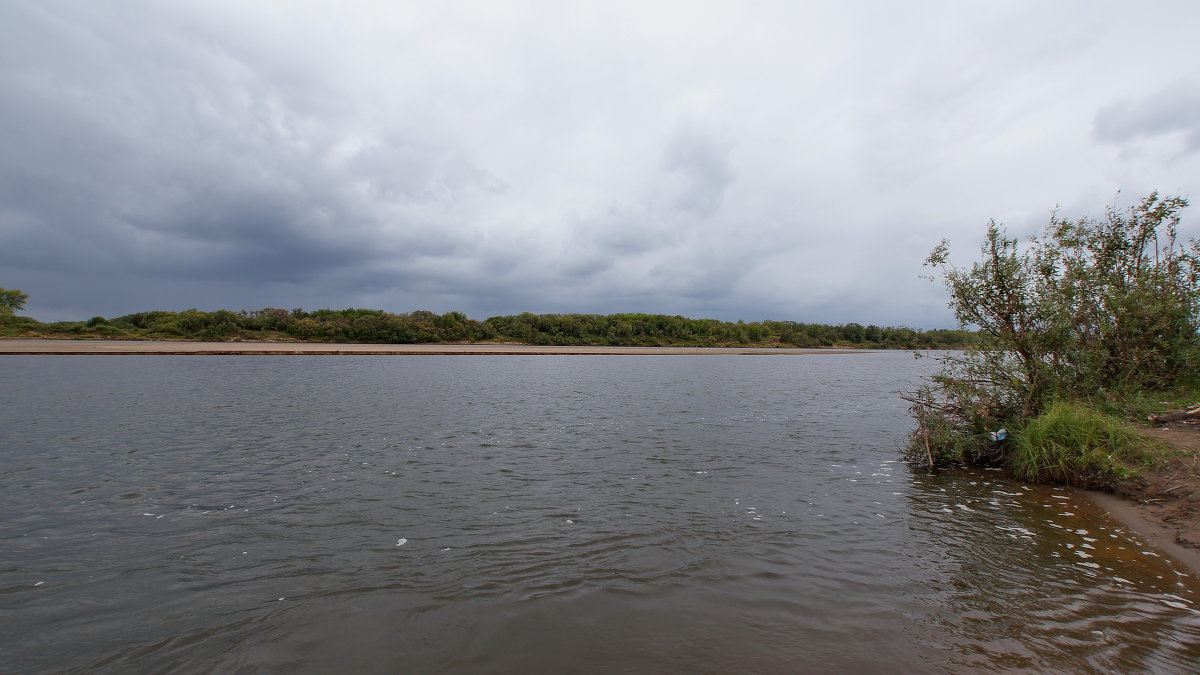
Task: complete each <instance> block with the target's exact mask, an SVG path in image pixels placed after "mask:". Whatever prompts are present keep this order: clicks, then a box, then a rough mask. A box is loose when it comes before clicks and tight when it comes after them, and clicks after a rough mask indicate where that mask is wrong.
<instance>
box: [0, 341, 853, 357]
mask: <svg viewBox="0 0 1200 675" xmlns="http://www.w3.org/2000/svg"><path fill="white" fill-rule="evenodd" d="M866 353H870V352H869V351H868V350H849V349H762V348H753V347H590V346H584V347H557V346H551V347H548V346H536V345H503V344H469V345H449V344H425V345H390V344H348V343H327V342H183V341H180V342H175V341H136V340H0V354H186V355H198V356H200V355H210V356H211V355H272V356H286V355H320V354H328V355H341V356H347V355H353V356H362V355H375V356H411V355H437V354H476V355H495V356H501V355H518V354H558V355H571V354H580V355H583V354H604V355H613V356H644V355H659V356H661V355H680V354H689V355H691V354H706V355H714V354H770V355H800V354H866Z"/></svg>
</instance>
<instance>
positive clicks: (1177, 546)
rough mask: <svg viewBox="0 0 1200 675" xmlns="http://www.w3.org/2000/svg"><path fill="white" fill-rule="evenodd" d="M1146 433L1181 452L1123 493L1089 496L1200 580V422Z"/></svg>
mask: <svg viewBox="0 0 1200 675" xmlns="http://www.w3.org/2000/svg"><path fill="white" fill-rule="evenodd" d="M1142 433H1144V434H1146V435H1147V436H1150V437H1151V438H1154V439H1156V440H1158V441H1161V442H1164V443H1167V444H1169V445H1170V446H1172V447H1173V448H1175V449H1176V450H1177V451H1178V454H1176V455H1174V456H1172V457H1170V459H1169V460H1168V463H1167V465H1166V466H1162V467H1158V468H1156V469H1153V470H1148V471H1145V472H1144V478H1145V480H1143V481H1137V482H1133V483H1129V484H1126V485H1123V486H1121V487H1120V488H1119V489H1118V494H1109V493H1104V492H1088V493H1086V494H1087V495H1088V496H1089V497H1091V498H1092V501H1094V502H1095V503H1096V504H1097V505H1098V506H1100V508H1102V509H1104V510H1105V511H1108V513H1109V514H1111V515H1112V517H1113V518H1115V519H1116V520H1117V521H1119V522H1120V523H1121V524H1122V525H1124V526H1125V527H1127V528H1129V529H1130V530H1132V531H1134V532H1135V533H1137V534H1138V535H1139V536H1141V537H1142V538H1143V539H1145V540H1146V541H1147V542H1148V543H1150V544H1152V545H1154V546H1156V547H1158V548H1159V549H1160V550H1162V551H1163V552H1164V553H1166V554H1167V555H1169V556H1171V557H1172V558H1174V559H1175V560H1176V561H1177V562H1179V563H1180V564H1182V565H1185V566H1186V567H1187V568H1188V569H1190V570H1191V571H1192V573H1193V574H1195V575H1196V576H1197V577H1200V424H1195V423H1193V422H1191V421H1188V422H1171V423H1169V424H1162V425H1160V426H1157V427H1153V428H1148V429H1143V430H1142Z"/></svg>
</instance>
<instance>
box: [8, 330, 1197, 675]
mask: <svg viewBox="0 0 1200 675" xmlns="http://www.w3.org/2000/svg"><path fill="white" fill-rule="evenodd" d="M932 367H933V364H932V360H930V359H921V360H917V359H914V358H913V356H912V355H911V354H908V353H902V352H883V353H878V352H877V353H862V354H846V355H809V356H802V355H753V356H747V355H710V356H2V357H0V377H2V379H3V383H4V386H3V387H2V388H0V429H2V437H0V438H2V440H0V507H2V509H3V511H2V512H3V516H4V517H3V521H2V523H0V561H2V565H0V567H2V569H0V671H2V672H89V673H93V672H152V671H153V672H179V673H193V672H224V673H238V672H245V673H259V672H270V673H324V672H334V671H338V672H356V673H395V672H420V673H427V672H453V673H514V672H546V673H550V672H554V673H571V672H577V673H593V672H594V673H611V672H631V673H673V672H678V673H685V672H686V673H696V672H712V673H725V672H761V673H774V672H779V673H785V672H812V671H823V672H833V671H838V672H881V671H888V672H897V671H899V672H905V671H909V672H915V671H921V672H928V671H934V672H938V671H942V672H962V671H991V670H994V671H1004V670H1037V671H1057V672H1109V671H1119V672H1130V671H1143V672H1144V671H1150V672H1189V671H1195V670H1196V669H1197V668H1198V667H1200V588H1198V587H1197V582H1196V580H1195V578H1194V577H1191V576H1188V575H1186V574H1185V573H1184V572H1183V570H1182V568H1179V567H1178V566H1176V565H1174V564H1173V563H1172V562H1171V561H1170V560H1168V559H1166V558H1164V557H1162V556H1161V555H1160V554H1158V553H1157V552H1156V551H1154V550H1151V549H1149V548H1148V547H1147V546H1145V545H1144V544H1142V543H1141V542H1139V541H1138V540H1137V539H1136V538H1134V537H1133V536H1132V535H1130V534H1129V533H1127V532H1126V531H1124V530H1123V529H1121V528H1120V527H1119V526H1118V525H1116V524H1115V523H1114V522H1113V521H1111V520H1109V519H1108V518H1107V516H1105V515H1104V514H1103V513H1100V512H1099V511H1097V510H1096V509H1095V508H1094V507H1093V506H1091V504H1090V502H1087V501H1086V500H1085V499H1082V498H1080V497H1079V496H1078V495H1077V494H1075V493H1073V492H1069V491H1065V490H1057V489H1049V488H1042V487H1030V486H1023V485H1020V484H1015V483H1012V482H1009V481H1006V480H1005V479H1004V478H1002V477H1001V476H1000V475H999V473H998V472H991V471H977V472H946V471H941V472H934V473H931V472H929V471H926V470H924V469H920V468H913V467H909V466H907V465H906V464H904V463H902V462H901V461H899V453H898V448H899V446H900V444H901V443H903V440H904V436H905V434H906V433H907V431H908V429H909V428H910V421H909V420H908V418H907V414H906V408H905V404H904V403H903V401H900V400H899V399H898V398H897V397H896V393H897V391H899V390H901V389H905V388H910V387H912V386H913V384H914V383H915V382H916V381H917V379H918V378H919V377H920V376H921V375H923V374H926V373H928V372H929V371H930V370H931V368H932Z"/></svg>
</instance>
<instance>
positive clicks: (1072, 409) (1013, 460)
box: [1008, 402, 1167, 488]
mask: <svg viewBox="0 0 1200 675" xmlns="http://www.w3.org/2000/svg"><path fill="white" fill-rule="evenodd" d="M1014 441H1015V446H1016V448H1015V451H1014V452H1013V454H1012V455H1011V456H1010V457H1009V458H1008V465H1009V468H1010V469H1011V471H1012V473H1013V475H1014V476H1015V477H1016V478H1019V479H1021V480H1027V481H1031V482H1052V483H1065V484H1068V485H1075V486H1079V487H1091V488H1101V487H1111V486H1112V485H1114V484H1115V483H1117V482H1120V481H1123V480H1128V479H1131V478H1136V477H1137V475H1138V472H1139V470H1141V469H1146V468H1150V467H1152V466H1154V465H1156V464H1159V463H1161V462H1162V461H1163V458H1164V455H1165V453H1166V452H1167V450H1166V449H1165V448H1164V447H1163V446H1161V445H1160V444H1158V443H1156V442H1155V441H1153V440H1152V439H1150V438H1147V437H1146V436H1144V435H1142V434H1140V433H1138V431H1137V430H1136V429H1135V428H1133V427H1132V426H1130V425H1129V424H1128V423H1126V422H1125V421H1124V420H1122V419H1120V418H1118V417H1113V416H1110V415H1105V414H1104V413H1102V412H1099V411H1097V410H1094V409H1092V408H1089V407H1087V406H1085V405H1083V404H1081V403H1075V402H1055V403H1051V404H1050V406H1049V407H1047V408H1046V410H1045V412H1043V413H1042V414H1040V415H1038V416H1037V417H1033V418H1030V419H1029V420H1028V421H1026V422H1025V423H1024V424H1023V425H1022V426H1021V427H1020V428H1019V429H1018V430H1017V432H1016V433H1015V434H1014Z"/></svg>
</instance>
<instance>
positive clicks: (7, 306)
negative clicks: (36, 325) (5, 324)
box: [0, 288, 29, 319]
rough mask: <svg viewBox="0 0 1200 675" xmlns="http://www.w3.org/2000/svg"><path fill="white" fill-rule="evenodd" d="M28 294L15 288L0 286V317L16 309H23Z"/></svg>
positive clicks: (9, 314)
mask: <svg viewBox="0 0 1200 675" xmlns="http://www.w3.org/2000/svg"><path fill="white" fill-rule="evenodd" d="M28 301H29V294H28V293H23V292H22V291H21V290H20V289H17V288H12V289H9V288H0V319H3V318H7V317H10V316H12V315H13V314H15V313H16V312H17V310H21V309H25V303H26V302H28Z"/></svg>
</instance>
